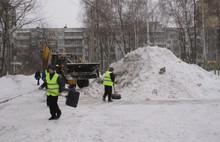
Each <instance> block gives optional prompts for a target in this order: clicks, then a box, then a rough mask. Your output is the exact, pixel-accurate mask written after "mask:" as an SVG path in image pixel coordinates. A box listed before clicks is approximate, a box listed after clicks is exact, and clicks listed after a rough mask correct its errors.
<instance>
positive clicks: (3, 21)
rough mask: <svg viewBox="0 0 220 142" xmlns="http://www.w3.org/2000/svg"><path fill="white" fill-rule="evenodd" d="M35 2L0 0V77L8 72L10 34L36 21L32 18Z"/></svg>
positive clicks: (30, 0)
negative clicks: (0, 40)
mask: <svg viewBox="0 0 220 142" xmlns="http://www.w3.org/2000/svg"><path fill="white" fill-rule="evenodd" d="M35 5H36V0H1V1H0V30H1V31H2V43H3V49H2V56H3V57H2V64H1V70H0V75H1V76H2V75H5V74H6V72H7V71H9V70H10V61H11V59H12V56H11V53H12V47H13V42H12V40H11V39H12V34H13V33H14V32H15V31H16V30H17V29H18V28H21V27H23V26H24V25H28V24H30V23H33V22H35V21H37V18H35V17H33V14H34V7H35Z"/></svg>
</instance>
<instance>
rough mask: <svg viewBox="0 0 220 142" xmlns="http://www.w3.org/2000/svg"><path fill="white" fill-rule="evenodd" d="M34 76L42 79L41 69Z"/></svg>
mask: <svg viewBox="0 0 220 142" xmlns="http://www.w3.org/2000/svg"><path fill="white" fill-rule="evenodd" d="M34 78H35V79H40V78H41V75H40V71H39V70H38V71H37V72H36V73H35V75H34Z"/></svg>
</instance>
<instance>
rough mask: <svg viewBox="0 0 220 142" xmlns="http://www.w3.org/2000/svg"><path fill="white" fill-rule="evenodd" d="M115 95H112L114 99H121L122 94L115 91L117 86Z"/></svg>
mask: <svg viewBox="0 0 220 142" xmlns="http://www.w3.org/2000/svg"><path fill="white" fill-rule="evenodd" d="M113 89H114V93H113V94H112V99H121V94H119V93H118V92H116V91H115V86H114V85H113Z"/></svg>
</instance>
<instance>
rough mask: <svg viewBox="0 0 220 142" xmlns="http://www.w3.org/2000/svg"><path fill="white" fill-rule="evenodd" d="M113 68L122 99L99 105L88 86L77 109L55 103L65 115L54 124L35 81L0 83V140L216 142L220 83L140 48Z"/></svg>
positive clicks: (166, 54) (99, 90)
mask: <svg viewBox="0 0 220 142" xmlns="http://www.w3.org/2000/svg"><path fill="white" fill-rule="evenodd" d="M112 66H113V67H114V68H115V73H116V74H117V77H116V79H117V84H116V85H115V89H116V91H117V92H119V93H120V94H121V95H122V99H120V100H114V102H113V103H107V102H103V101H102V100H101V98H102V95H103V93H104V92H103V85H102V84H99V83H98V82H97V80H93V81H91V82H90V83H91V84H90V86H89V87H87V88H83V89H78V91H79V92H80V100H79V104H78V107H77V108H72V107H69V106H66V105H65V97H62V96H61V97H59V102H58V103H59V106H60V109H61V111H62V115H61V118H60V119H59V120H54V121H52V120H51V121H49V120H48V118H49V117H50V114H49V109H48V107H47V106H46V102H45V99H46V97H45V91H42V90H38V86H37V85H36V83H37V82H36V80H34V76H33V75H31V76H23V75H16V76H10V75H8V76H4V77H2V78H0V90H1V93H0V141H2V142H25V141H26V142H50V141H53V142H147V141H149V142H219V140H220V121H219V120H220V87H219V85H220V77H219V76H217V75H214V74H212V73H209V72H206V71H205V70H203V69H202V68H200V67H198V66H196V65H189V64H186V63H184V62H182V61H181V60H179V59H178V58H176V57H175V56H174V55H173V54H172V53H171V52H170V51H169V50H167V49H162V48H158V47H144V48H139V49H137V50H135V51H134V52H131V53H129V54H127V55H126V56H125V57H124V58H123V59H122V60H120V61H119V62H116V63H114V64H112ZM162 67H165V68H166V72H165V73H164V74H159V70H160V68H162ZM66 93H67V92H63V95H65V94H66Z"/></svg>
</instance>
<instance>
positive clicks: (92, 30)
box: [89, 7, 95, 62]
mask: <svg viewBox="0 0 220 142" xmlns="http://www.w3.org/2000/svg"><path fill="white" fill-rule="evenodd" d="M91 15H92V16H91V18H92V19H91V33H90V47H89V49H90V50H89V51H90V61H91V62H94V61H95V57H94V55H95V54H94V52H95V49H94V48H95V46H94V33H95V31H94V30H95V26H94V8H93V7H92V8H91Z"/></svg>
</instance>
